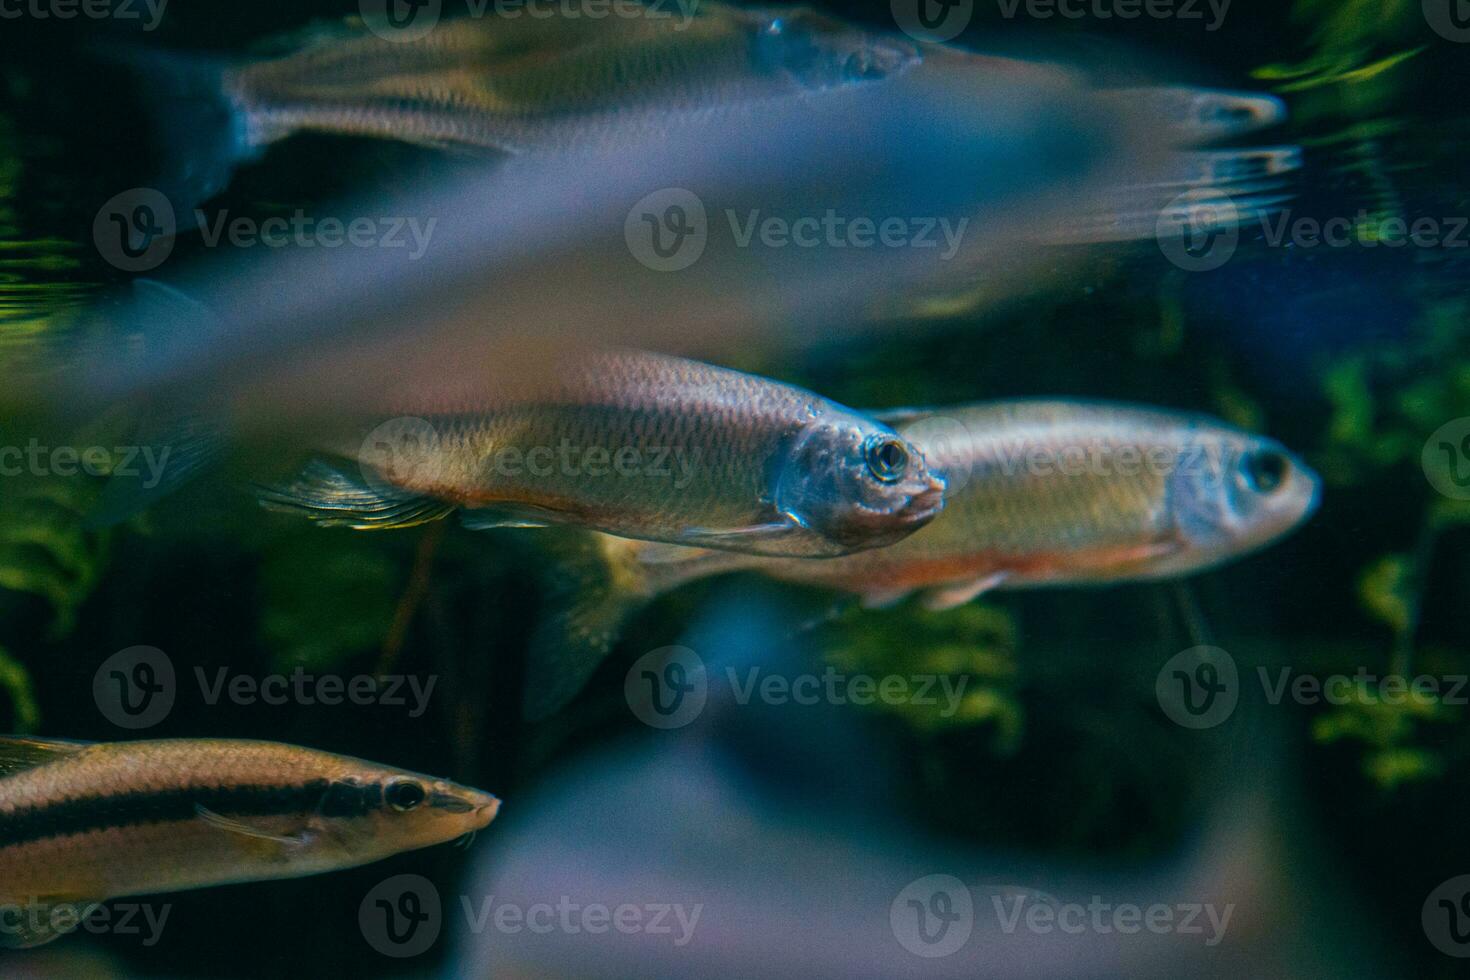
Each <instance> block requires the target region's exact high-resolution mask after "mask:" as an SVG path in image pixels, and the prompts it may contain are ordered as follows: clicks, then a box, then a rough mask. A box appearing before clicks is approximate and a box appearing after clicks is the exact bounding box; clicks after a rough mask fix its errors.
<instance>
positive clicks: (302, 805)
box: [0, 737, 500, 947]
mask: <svg viewBox="0 0 1470 980" xmlns="http://www.w3.org/2000/svg"><path fill="white" fill-rule="evenodd" d="M499 808H500V801H499V800H497V799H496V798H495V797H493V796H491V795H489V794H488V793H482V792H480V791H478V790H474V789H469V788H467V787H463V786H457V785H455V784H454V783H450V782H446V781H444V780H439V779H433V778H431V777H428V776H421V775H418V774H416V773H411V772H405V771H403V770H401V769H393V768H390V767H387V766H380V765H376V764H374V763H371V762H363V761H361V760H359V759H352V758H348V757H345V756H339V755H332V754H329V753H326V752H316V751H313V750H310V749H303V748H298V747H295V746H291V745H280V744H276V743H271V742H251V741H229V740H224V739H194V740H170V741H152V742H116V743H86V742H63V741H49V740H43V739H33V738H16V737H8V738H0V908H3V911H4V912H5V913H7V914H6V916H5V922H4V928H3V929H0V945H4V946H12V947H25V946H35V945H39V944H41V943H44V942H48V941H50V940H52V939H55V938H56V937H57V936H58V935H60V931H58V930H59V929H62V930H64V929H66V928H74V927H75V925H76V923H77V922H78V921H80V918H81V917H82V916H84V915H86V914H87V912H88V911H89V910H90V909H91V908H92V907H93V906H95V905H96V904H97V903H100V902H102V901H105V900H107V899H110V898H117V897H120V896H124V895H138V894H147V893H151V892H165V891H179V890H183V889H189V888H208V887H211V886H214V885H225V884H232V883H237V882H247V881H263V880H268V879H274V878H295V877H300V876H304V875H311V874H319V873H321V872H324V871H335V870H338V869H341V868H350V867H354V866H356V865H360V864H367V863H369V862H372V861H377V860H380V859H382V858H386V857H389V856H391V855H394V854H398V853H401V852H403V851H410V850H414V849H417V848H420V847H428V846H431V845H434V844H442V843H445V842H447V841H451V840H454V839H456V838H458V837H462V836H464V835H467V834H472V833H474V832H475V831H477V830H479V829H481V828H482V827H484V826H486V825H487V824H489V823H490V821H491V820H493V819H494V818H495V814H496V812H497V811H498V810H499ZM58 923H70V925H69V926H68V925H61V926H58Z"/></svg>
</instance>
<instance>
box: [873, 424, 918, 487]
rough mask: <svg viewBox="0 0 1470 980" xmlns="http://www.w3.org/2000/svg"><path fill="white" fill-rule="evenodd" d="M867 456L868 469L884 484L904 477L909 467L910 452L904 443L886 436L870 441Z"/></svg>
mask: <svg viewBox="0 0 1470 980" xmlns="http://www.w3.org/2000/svg"><path fill="white" fill-rule="evenodd" d="M865 456H866V457H867V462H868V469H869V470H870V471H871V472H872V474H873V476H875V477H877V478H878V479H879V480H881V481H882V482H884V483H892V482H894V481H895V480H897V479H898V478H899V477H901V476H903V472H904V470H905V469H907V468H908V465H909V451H908V450H907V449H905V448H904V445H903V443H902V442H900V441H899V440H897V439H891V438H887V437H884V436H875V437H874V438H872V439H870V440H868V447H867V452H866V453H865Z"/></svg>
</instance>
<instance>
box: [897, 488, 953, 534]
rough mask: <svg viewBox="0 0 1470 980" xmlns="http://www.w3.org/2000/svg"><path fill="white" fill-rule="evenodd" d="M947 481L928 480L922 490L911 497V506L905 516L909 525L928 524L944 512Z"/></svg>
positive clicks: (906, 510) (905, 511)
mask: <svg viewBox="0 0 1470 980" xmlns="http://www.w3.org/2000/svg"><path fill="white" fill-rule="evenodd" d="M945 488H946V484H945V481H944V480H942V479H941V478H939V477H937V476H931V477H929V478H928V482H927V483H926V484H925V486H924V488H923V489H922V490H919V491H918V492H917V493H915V494H914V495H913V496H911V497H909V505H908V507H907V508H906V509H905V510H904V513H903V516H904V517H905V518H906V519H907V521H908V523H909V524H927V523H929V522H930V521H932V520H934V518H936V517H938V516H939V512H940V511H942V510H944V491H945Z"/></svg>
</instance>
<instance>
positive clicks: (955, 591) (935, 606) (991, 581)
mask: <svg viewBox="0 0 1470 980" xmlns="http://www.w3.org/2000/svg"><path fill="white" fill-rule="evenodd" d="M1008 577H1009V573H1007V572H996V573H995V574H993V575H987V576H985V577H984V578H977V579H975V580H974V581H973V582H960V583H958V584H955V585H942V586H939V587H938V588H934V589H929V590H927V591H926V592H925V593H924V595H923V598H922V599H920V603H921V604H922V605H923V607H924V608H925V609H928V610H929V611H930V612H941V611H943V610H945V609H953V608H955V607H956V606H963V605H964V604H965V603H967V602H969V601H970V600H971V599H974V598H975V597H976V596H978V595H980V594H981V593H984V592H989V591H990V590H991V589H993V588H995V587H996V586H998V585H1000V584H1001V583H1002V582H1004V581H1005V580H1006V579H1007V578H1008Z"/></svg>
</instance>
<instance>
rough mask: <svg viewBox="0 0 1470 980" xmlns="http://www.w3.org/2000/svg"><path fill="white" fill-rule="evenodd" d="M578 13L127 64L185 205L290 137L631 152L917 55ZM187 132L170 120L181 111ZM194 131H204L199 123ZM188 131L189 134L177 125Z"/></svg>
mask: <svg viewBox="0 0 1470 980" xmlns="http://www.w3.org/2000/svg"><path fill="white" fill-rule="evenodd" d="M591 6H593V7H594V9H592V10H590V11H589V10H588V9H587V7H588V5H587V4H584V3H581V2H578V0H572V2H569V3H566V4H564V5H563V6H562V8H561V9H560V10H558V11H557V12H556V13H555V15H554V16H545V15H536V14H535V12H534V11H527V10H520V9H517V10H516V11H514V12H499V11H491V12H490V14H489V15H487V16H478V17H467V18H461V19H455V20H446V21H444V22H442V23H438V24H436V25H434V26H433V27H432V29H430V30H428V31H427V32H426V33H423V34H422V36H419V35H418V32H416V31H415V32H412V33H410V32H409V31H406V30H405V31H397V30H392V29H391V28H390V29H387V30H378V31H376V32H375V31H371V30H369V29H368V27H367V26H366V25H364V24H362V23H357V24H356V25H355V26H347V25H342V26H340V27H338V28H335V29H332V28H327V29H318V30H315V31H314V32H311V33H310V34H309V35H308V37H307V38H306V39H305V40H304V41H302V40H299V39H298V40H297V41H294V42H293V41H291V40H289V39H283V40H282V41H278V42H276V44H275V47H278V48H279V47H282V46H286V45H291V44H293V43H294V44H297V45H299V47H298V48H297V49H296V50H292V51H290V52H289V53H287V54H285V55H284V56H278V57H269V58H262V59H257V60H254V61H247V62H244V63H241V64H236V65H229V66H225V65H218V64H215V63H213V62H210V61H208V60H201V59H193V58H188V57H181V56H168V55H163V54H157V53H143V52H140V53H136V54H134V55H132V56H131V57H130V60H131V61H132V62H133V63H134V64H136V65H137V66H138V67H139V68H140V69H141V70H143V71H144V72H146V73H149V74H151V75H153V76H161V77H162V78H163V79H164V80H165V82H166V84H164V85H163V86H162V87H161V90H160V91H159V92H158V93H157V94H156V95H155V96H154V97H153V98H154V100H155V106H156V109H157V113H158V116H159V119H160V122H161V123H162V127H161V128H162V129H163V130H164V132H165V134H167V135H169V137H170V138H171V140H172V142H173V144H174V150H175V152H176V154H177V155H178V156H180V157H181V159H180V161H179V164H178V166H179V169H180V172H181V173H182V174H184V175H186V182H185V183H184V184H183V185H182V186H183V187H185V188H186V189H187V193H186V194H185V195H182V196H181V197H182V198H183V199H186V200H188V202H189V204H190V205H192V203H194V202H195V201H197V200H201V199H203V198H205V197H208V196H210V195H211V194H213V193H214V192H216V191H218V190H220V189H221V188H222V187H223V186H224V184H225V182H226V181H227V180H228V177H229V173H230V170H231V169H232V167H233V165H234V164H235V163H237V162H239V161H241V160H247V159H250V158H251V157H254V156H256V155H258V154H259V153H260V152H261V151H262V150H263V149H264V148H265V147H266V146H268V145H269V144H270V143H272V142H275V141H276V140H279V139H282V138H284V137H286V136H289V135H291V134H292V133H295V132H299V131H304V130H311V131H318V132H327V133H340V134H347V135H358V136H377V137H384V138H388V139H398V140H405V141H409V142H414V143H422V144H427V145H431V146H437V147H446V148H461V149H480V150H496V151H502V152H508V153H524V152H527V151H531V150H560V149H568V148H571V147H575V146H579V145H583V144H587V143H593V144H598V143H609V142H619V141H626V140H629V139H635V138H639V137H646V136H648V135H650V134H653V135H656V134H659V133H662V132H665V131H666V130H667V129H668V128H669V127H670V126H671V125H672V124H674V123H677V122H678V121H679V120H681V119H688V118H694V117H699V118H709V117H711V116H714V115H718V114H720V113H722V112H727V111H734V110H736V109H737V108H739V107H744V106H749V105H751V104H758V103H760V102H763V101H766V100H769V99H773V98H781V97H789V96H797V95H801V94H803V93H809V92H820V91H825V90H828V89H832V88H840V87H845V86H850V85H860V84H869V83H872V82H876V81H880V80H883V79H885V78H888V77H890V76H895V75H898V74H901V73H902V72H904V71H905V70H907V69H908V68H909V67H910V66H912V65H913V64H915V63H917V62H918V61H919V59H920V54H919V50H918V47H917V45H916V44H914V43H913V42H910V41H907V40H904V39H899V38H896V37H889V36H885V35H879V34H873V33H869V32H867V31H863V30H860V29H858V28H855V27H852V26H850V25H848V24H845V23H843V22H842V21H839V20H837V19H835V18H833V17H830V16H827V15H825V14H820V13H817V12H816V11H814V10H811V9H808V8H803V7H794V8H790V9H785V10H771V9H756V8H752V9H745V8H739V7H731V6H727V5H724V4H720V3H714V2H699V3H679V4H674V3H665V4H659V3H653V4H650V5H648V6H646V7H645V6H641V5H634V4H630V5H628V7H627V8H626V11H624V10H620V11H616V12H615V15H614V16H608V12H607V10H606V8H605V7H603V6H602V5H596V4H593V5H591ZM180 105H183V106H193V107H194V108H195V112H194V113H193V115H185V116H183V117H181V116H180V115H179V106H180ZM200 116H204V117H205V119H204V122H205V123H206V124H205V125H202V126H201V125H198V124H197V122H196V121H195V120H197V119H198V117H200ZM185 123H187V125H184V124H185Z"/></svg>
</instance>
